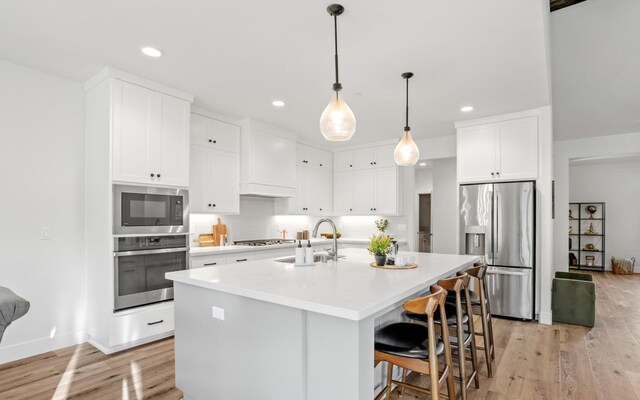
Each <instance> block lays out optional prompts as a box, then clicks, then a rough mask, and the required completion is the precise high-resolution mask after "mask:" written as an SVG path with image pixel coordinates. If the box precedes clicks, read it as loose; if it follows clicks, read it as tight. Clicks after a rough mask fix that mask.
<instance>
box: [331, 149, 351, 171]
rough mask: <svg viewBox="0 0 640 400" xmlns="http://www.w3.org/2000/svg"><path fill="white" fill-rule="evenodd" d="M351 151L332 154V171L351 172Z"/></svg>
mask: <svg viewBox="0 0 640 400" xmlns="http://www.w3.org/2000/svg"><path fill="white" fill-rule="evenodd" d="M353 163H354V161H353V151H341V152H338V153H334V154H333V170H334V171H353V170H354V165H353Z"/></svg>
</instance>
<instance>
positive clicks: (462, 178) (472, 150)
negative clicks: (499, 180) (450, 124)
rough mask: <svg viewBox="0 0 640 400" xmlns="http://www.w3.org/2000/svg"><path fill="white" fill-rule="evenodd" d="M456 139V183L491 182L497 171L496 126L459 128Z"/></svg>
mask: <svg viewBox="0 0 640 400" xmlns="http://www.w3.org/2000/svg"><path fill="white" fill-rule="evenodd" d="M457 139H458V140H457V148H458V150H457V156H458V157H457V164H458V167H457V169H458V182H461V183H464V182H486V181H491V180H493V179H494V177H495V173H496V172H497V171H498V169H497V168H496V155H497V154H496V148H497V143H496V126H495V125H478V126H472V127H467V128H460V129H458V138H457ZM491 174H494V175H491Z"/></svg>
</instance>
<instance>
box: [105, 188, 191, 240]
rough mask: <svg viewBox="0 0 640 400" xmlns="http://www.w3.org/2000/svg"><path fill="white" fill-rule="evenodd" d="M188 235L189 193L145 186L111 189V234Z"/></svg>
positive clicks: (184, 190)
mask: <svg viewBox="0 0 640 400" xmlns="http://www.w3.org/2000/svg"><path fill="white" fill-rule="evenodd" d="M188 232H189V191H188V190H186V189H170V188H158V187H146V186H130V185H114V186H113V233H114V234H115V235H123V234H135V235H139V234H162V233H167V234H169V233H188Z"/></svg>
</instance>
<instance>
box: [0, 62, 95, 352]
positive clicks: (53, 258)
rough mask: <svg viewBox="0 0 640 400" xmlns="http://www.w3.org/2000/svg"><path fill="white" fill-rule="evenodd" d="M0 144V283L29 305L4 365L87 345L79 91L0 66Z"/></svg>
mask: <svg viewBox="0 0 640 400" xmlns="http://www.w3.org/2000/svg"><path fill="white" fill-rule="evenodd" d="M0 139H1V142H0V143H2V144H1V145H0V171H1V172H0V187H1V188H2V195H1V196H0V209H1V210H2V211H3V213H2V214H3V215H2V224H3V227H2V230H0V247H1V251H0V285H1V286H6V287H8V288H10V289H12V290H13V291H15V292H16V293H17V294H18V295H20V296H23V297H25V298H26V299H27V300H29V301H30V302H31V310H30V311H29V313H28V314H27V315H26V316H24V317H22V318H21V319H19V320H17V321H16V322H15V323H14V324H12V325H11V326H9V328H8V329H7V331H6V333H5V336H4V338H3V341H2V344H1V345H0V364H1V363H3V362H7V361H9V360H13V359H17V358H22V357H25V356H29V355H33V354H37V353H42V352H45V351H49V350H52V349H55V348H58V347H62V346H67V345H71V344H74V343H77V342H79V341H81V340H82V339H83V329H84V306H85V301H84V299H85V271H84V267H83V224H84V223H83V221H84V219H83V213H84V211H83V198H84V194H83V187H84V185H83V179H84V176H83V169H84V167H83V166H84V149H83V147H84V93H83V90H82V86H81V85H80V84H79V83H75V82H72V81H69V80H66V79H62V78H58V77H54V76H52V75H48V74H44V73H41V72H38V71H35V70H31V69H27V68H23V67H20V66H17V65H15V64H10V63H7V62H4V61H1V60H0ZM41 227H49V228H50V233H51V240H40V228H41Z"/></svg>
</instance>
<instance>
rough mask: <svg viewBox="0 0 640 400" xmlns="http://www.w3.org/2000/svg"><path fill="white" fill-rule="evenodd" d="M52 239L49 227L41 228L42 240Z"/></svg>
mask: <svg viewBox="0 0 640 400" xmlns="http://www.w3.org/2000/svg"><path fill="white" fill-rule="evenodd" d="M49 239H51V229H50V228H49V227H48V226H43V227H42V228H40V240H49Z"/></svg>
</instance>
